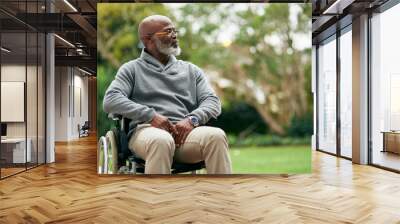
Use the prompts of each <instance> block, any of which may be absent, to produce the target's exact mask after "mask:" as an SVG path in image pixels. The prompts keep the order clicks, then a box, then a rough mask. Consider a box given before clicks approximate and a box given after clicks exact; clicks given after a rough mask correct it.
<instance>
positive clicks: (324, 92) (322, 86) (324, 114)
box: [317, 36, 336, 154]
mask: <svg viewBox="0 0 400 224" xmlns="http://www.w3.org/2000/svg"><path fill="white" fill-rule="evenodd" d="M335 38H336V36H333V37H331V38H329V40H327V42H326V43H323V44H321V45H319V48H318V59H317V60H318V105H319V110H318V149H319V150H322V151H326V152H329V153H334V154H336V39H335Z"/></svg>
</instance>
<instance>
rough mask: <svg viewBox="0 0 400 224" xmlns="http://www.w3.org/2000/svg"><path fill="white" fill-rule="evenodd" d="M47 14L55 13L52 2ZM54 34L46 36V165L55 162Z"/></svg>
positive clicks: (48, 4)
mask: <svg viewBox="0 0 400 224" xmlns="http://www.w3.org/2000/svg"><path fill="white" fill-rule="evenodd" d="M46 8H47V10H46V11H47V12H53V11H54V8H53V6H52V4H51V2H50V1H48V2H46ZM54 47H55V44H54V34H52V33H48V34H46V163H52V162H54V161H55V148H54V133H55V72H54V67H55V56H54Z"/></svg>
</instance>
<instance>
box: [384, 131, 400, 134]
mask: <svg viewBox="0 0 400 224" xmlns="http://www.w3.org/2000/svg"><path fill="white" fill-rule="evenodd" d="M381 133H384V134H400V131H381Z"/></svg>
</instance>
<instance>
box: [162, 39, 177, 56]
mask: <svg viewBox="0 0 400 224" xmlns="http://www.w3.org/2000/svg"><path fill="white" fill-rule="evenodd" d="M156 47H157V50H158V51H159V52H161V53H162V54H165V55H168V56H169V55H173V56H179V55H180V54H181V51H182V50H181V48H180V47H179V45H178V46H177V47H173V46H168V45H166V44H163V43H162V42H161V41H160V40H159V39H157V38H156Z"/></svg>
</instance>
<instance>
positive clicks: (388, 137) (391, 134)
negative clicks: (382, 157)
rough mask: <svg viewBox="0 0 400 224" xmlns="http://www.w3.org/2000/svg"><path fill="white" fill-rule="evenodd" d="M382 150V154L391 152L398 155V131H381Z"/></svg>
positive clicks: (399, 133)
mask: <svg viewBox="0 0 400 224" xmlns="http://www.w3.org/2000/svg"><path fill="white" fill-rule="evenodd" d="M381 133H382V134H383V150H382V152H392V153H396V154H400V131H382V132H381Z"/></svg>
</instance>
